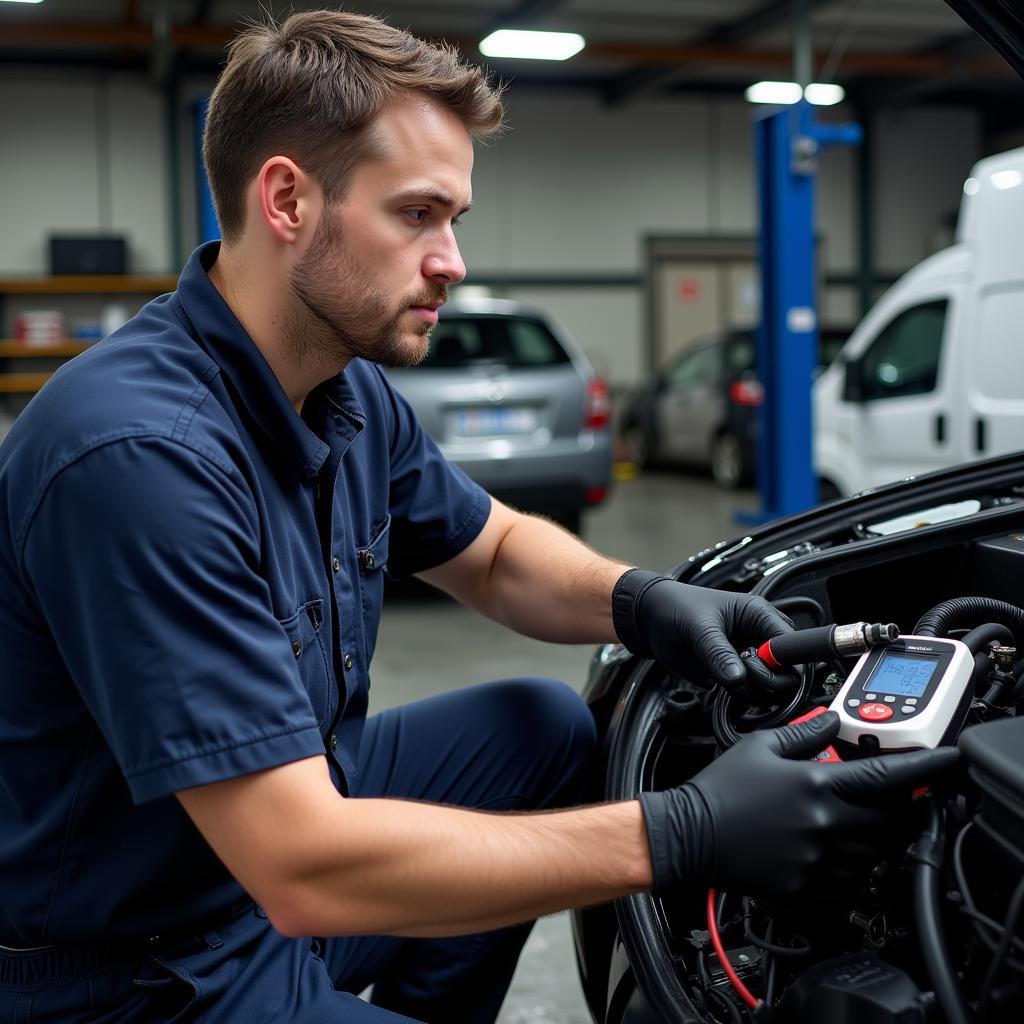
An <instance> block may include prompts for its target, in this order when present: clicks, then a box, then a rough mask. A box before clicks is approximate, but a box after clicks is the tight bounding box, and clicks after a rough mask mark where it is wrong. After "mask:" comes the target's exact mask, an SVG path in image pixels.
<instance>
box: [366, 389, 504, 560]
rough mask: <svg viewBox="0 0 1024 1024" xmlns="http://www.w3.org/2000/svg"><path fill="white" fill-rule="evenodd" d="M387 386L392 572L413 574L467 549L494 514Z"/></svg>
mask: <svg viewBox="0 0 1024 1024" xmlns="http://www.w3.org/2000/svg"><path fill="white" fill-rule="evenodd" d="M382 379H383V377H382ZM384 387H385V388H386V390H387V400H388V402H389V407H390V409H391V411H392V415H393V426H392V430H391V447H390V455H389V457H390V479H391V485H390V486H391V491H390V499H389V506H390V514H391V524H392V525H391V554H390V556H389V562H388V572H389V573H390V575H392V576H394V577H402V576H411V575H412V574H414V573H417V572H422V571H423V570H425V569H432V568H434V567H435V566H437V565H441V564H443V563H444V562H447V561H448V560H449V559H451V558H454V557H455V556H456V555H457V554H459V553H460V552H461V551H463V550H464V549H465V548H467V547H468V546H469V545H470V544H471V543H472V541H473V540H474V539H475V538H476V536H477V535H478V534H479V533H480V531H481V530H482V529H483V528H484V524H485V523H486V522H487V517H488V516H489V515H490V514H491V498H490V495H489V494H488V493H487V492H486V491H485V490H484V489H483V488H482V487H480V485H479V484H477V483H475V482H474V481H472V480H471V479H470V478H469V477H468V476H467V475H466V474H465V473H464V472H463V471H462V470H461V469H459V468H458V466H454V465H452V463H450V462H449V461H448V460H447V459H446V458H445V457H444V455H443V454H442V453H441V451H440V449H439V448H438V447H437V445H436V444H435V443H434V441H433V439H432V438H431V437H430V436H429V435H428V434H427V433H426V431H424V430H423V428H422V427H421V426H420V424H419V421H418V420H417V419H416V415H415V413H414V412H413V411H412V409H411V408H410V406H409V404H408V402H407V401H406V400H405V399H404V398H403V397H402V396H401V395H400V394H398V392H396V391H395V390H394V389H393V388H392V387H391V386H390V384H388V383H387V382H386V381H384Z"/></svg>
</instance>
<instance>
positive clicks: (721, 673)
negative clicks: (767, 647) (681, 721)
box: [612, 569, 799, 692]
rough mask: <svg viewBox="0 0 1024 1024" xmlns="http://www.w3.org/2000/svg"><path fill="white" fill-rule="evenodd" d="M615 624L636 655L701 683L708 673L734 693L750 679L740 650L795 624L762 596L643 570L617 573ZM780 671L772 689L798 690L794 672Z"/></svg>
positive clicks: (613, 601) (613, 595) (785, 630)
mask: <svg viewBox="0 0 1024 1024" xmlns="http://www.w3.org/2000/svg"><path fill="white" fill-rule="evenodd" d="M612 623H613V625H614V626H615V632H616V634H617V635H618V637H619V639H620V640H621V641H622V643H623V644H624V645H625V646H626V648H627V649H628V650H630V651H632V652H633V653H634V654H639V655H641V656H643V657H645V658H654V659H655V660H656V661H657V662H658V663H659V664H661V665H663V666H664V667H665V668H667V669H668V670H669V672H671V673H672V674H673V675H677V676H683V677H684V678H686V679H689V680H690V682H693V683H697V684H698V685H700V684H704V683H706V681H707V676H708V673H709V671H710V673H711V675H712V676H713V678H714V681H715V682H718V683H721V684H722V685H723V686H724V687H725V688H726V689H728V690H733V691H734V690H737V689H739V688H741V687H742V686H743V684H744V682H745V681H746V679H747V670H746V667H745V666H744V663H743V661H742V660H741V659H740V656H739V655H738V654H737V653H736V648H745V647H749V646H751V645H754V646H757V645H759V644H762V643H764V641H765V640H770V639H771V638H772V637H773V636H778V635H779V634H780V633H788V632H790V631H791V630H792V628H793V626H792V623H790V621H789V620H788V619H787V618H785V617H784V616H783V615H782V613H781V612H779V611H777V610H776V609H775V608H773V607H772V606H771V605H770V604H769V603H768V602H767V601H766V600H765V599H764V598H763V597H751V596H750V595H749V594H734V593H730V592H728V591H722V590H710V589H705V588H704V587H691V586H689V585H688V584H686V583H677V582H676V581H675V580H671V579H668V578H667V577H665V576H659V575H658V574H657V573H653V572H647V571H646V570H644V569H630V570H629V571H628V572H625V573H623V575H622V576H620V577H619V581H618V582H617V583H616V584H615V588H614V589H613V590H612ZM769 674H770V671H769ZM776 675H777V676H779V677H780V678H778V679H775V678H774V677H773V682H774V684H775V685H773V686H770V687H768V689H769V690H774V691H775V692H785V691H788V692H793V690H795V689H796V687H797V685H798V682H799V680H797V678H796V675H795V673H792V672H781V673H776ZM787 677H788V680H789V681H787ZM752 682H754V681H753V680H752ZM758 682H760V680H758Z"/></svg>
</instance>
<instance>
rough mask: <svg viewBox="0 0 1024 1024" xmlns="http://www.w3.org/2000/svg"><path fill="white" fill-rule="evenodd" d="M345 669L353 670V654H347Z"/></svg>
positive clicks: (347, 670)
mask: <svg viewBox="0 0 1024 1024" xmlns="http://www.w3.org/2000/svg"><path fill="white" fill-rule="evenodd" d="M345 671H346V672H351V671H352V655H351V654H346V655H345Z"/></svg>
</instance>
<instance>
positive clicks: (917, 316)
mask: <svg viewBox="0 0 1024 1024" xmlns="http://www.w3.org/2000/svg"><path fill="white" fill-rule="evenodd" d="M814 417H815V419H814V425H815V429H814V466H815V472H816V473H817V475H818V477H819V479H820V480H821V481H822V482H823V485H824V487H825V488H826V489H828V488H829V485H831V487H834V488H835V489H836V490H837V491H838V492H839V493H840V494H853V493H855V492H857V491H862V490H865V489H866V488H869V487H876V486H878V485H879V484H884V483H889V482H891V481H893V480H899V479H902V478H903V477H907V476H914V475H916V474H919V473H926V472H928V471H930V470H933V469H939V468H941V467H943V466H949V465H952V464H954V463H957V462H963V461H965V460H967V459H975V458H982V457H985V456H990V455H999V454H1001V453H1003V452H1008V451H1015V450H1017V449H1020V448H1024V148H1022V149H1015V150H1012V151H1010V152H1008V153H1002V154H1000V155H998V156H993V157H989V158H987V159H985V160H982V161H980V162H979V163H978V164H976V165H975V167H974V168H973V170H972V171H971V176H970V178H968V180H967V181H966V182H965V184H964V196H963V200H962V203H961V206H960V217H959V222H958V224H957V236H956V244H955V245H953V246H951V247H950V248H948V249H944V250H943V251H942V252H939V253H936V254H935V255H934V256H931V257H929V258H928V259H926V260H925V261H924V262H923V263H920V264H919V265H918V266H916V267H914V268H913V269H912V270H910V271H908V273H906V274H905V275H904V276H903V277H901V278H900V279H899V281H897V282H896V284H894V285H893V286H892V288H890V289H889V291H887V292H886V293H885V295H883V296H882V298H881V299H880V300H879V301H878V303H877V304H876V305H875V306H874V308H873V309H872V310H871V312H870V313H868V315H867V316H866V317H865V318H864V320H863V321H862V322H861V323H860V325H859V326H858V327H857V329H856V330H855V331H854V332H853V334H852V335H851V336H850V338H849V340H848V341H847V343H846V344H845V345H844V346H843V349H842V351H841V352H840V354H839V356H838V358H837V359H836V360H835V362H834V363H833V364H832V365H831V366H830V367H829V369H828V370H827V371H826V372H825V373H823V374H822V375H821V376H820V377H819V378H818V380H817V381H816V382H815V385H814Z"/></svg>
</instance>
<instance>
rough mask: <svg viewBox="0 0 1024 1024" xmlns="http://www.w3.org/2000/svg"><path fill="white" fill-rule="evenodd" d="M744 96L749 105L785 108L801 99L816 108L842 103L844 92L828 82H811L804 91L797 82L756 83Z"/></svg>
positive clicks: (840, 87) (839, 86)
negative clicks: (756, 104)
mask: <svg viewBox="0 0 1024 1024" xmlns="http://www.w3.org/2000/svg"><path fill="white" fill-rule="evenodd" d="M744 95H745V96H746V97H747V100H748V101H749V102H750V103H774V104H776V105H778V106H785V105H787V104H790V103H797V102H798V101H799V100H800V98H801V97H803V98H804V99H806V100H807V102H808V103H813V104H814V105H815V106H816V107H831V106H833V105H834V104H836V103H842V102H843V99H844V98H845V97H846V90H845V89H844V88H843V87H842V86H841V85H832V84H831V83H828V82H812V83H811V84H810V85H809V86H807V88H806V89H801V88H800V85H799V83H797V82H758V83H756V84H755V85H752V86H750V88H749V89H747V91H746V93H745V94H744Z"/></svg>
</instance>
